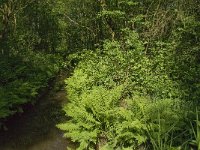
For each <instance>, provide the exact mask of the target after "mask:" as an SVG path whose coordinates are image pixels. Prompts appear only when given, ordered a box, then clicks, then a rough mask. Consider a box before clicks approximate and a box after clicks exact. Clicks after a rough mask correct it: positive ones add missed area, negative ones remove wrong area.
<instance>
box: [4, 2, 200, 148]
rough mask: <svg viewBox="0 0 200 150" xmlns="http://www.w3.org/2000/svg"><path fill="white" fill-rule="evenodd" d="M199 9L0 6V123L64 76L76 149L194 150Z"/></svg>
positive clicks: (170, 5) (69, 133)
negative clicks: (64, 71)
mask: <svg viewBox="0 0 200 150" xmlns="http://www.w3.org/2000/svg"><path fill="white" fill-rule="evenodd" d="M199 10H200V2H199V1H197V0H176V1H171V0H168V1H166V0H96V1H92V0H68V1H65V0H57V1H53V0H40V1H39V0H33V1H29V2H27V1H25V0H20V1H15V0H4V1H2V2H0V17H1V18H2V22H0V67H1V69H0V119H1V120H0V121H3V120H6V119H7V118H8V117H9V116H11V115H13V114H15V113H16V112H22V111H23V105H24V104H27V103H34V102H35V99H36V98H37V97H38V96H39V95H40V93H42V92H43V89H44V88H46V87H48V82H49V81H50V80H51V79H53V78H54V77H55V76H56V75H57V74H58V72H59V71H60V70H61V69H66V68H70V69H71V70H72V74H71V76H70V77H69V78H68V79H66V91H67V97H68V99H69V102H68V103H67V104H65V106H64V108H63V109H64V111H65V113H66V116H67V118H68V121H66V122H64V123H62V124H58V125H57V127H58V128H60V129H61V130H63V131H64V132H65V134H64V135H65V137H68V138H70V139H71V140H72V141H74V142H77V143H79V147H78V149H80V150H84V149H95V150H99V149H105V150H109V149H111V150H112V149H124V150H125V149H147V150H152V149H153V150H179V149H181V150H182V149H183V150H188V149H191V148H193V149H200V147H199V145H200V143H199V141H200V140H199V138H200V133H199V115H200V114H199V109H200V107H199V106H200V105H199V104H200V103H199V98H200V18H199V14H200V11H199Z"/></svg>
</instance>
